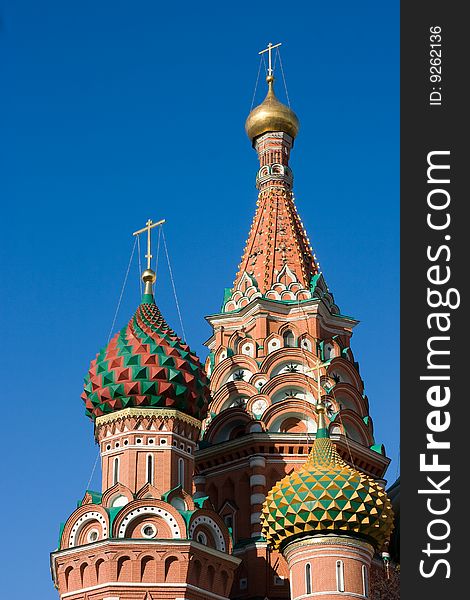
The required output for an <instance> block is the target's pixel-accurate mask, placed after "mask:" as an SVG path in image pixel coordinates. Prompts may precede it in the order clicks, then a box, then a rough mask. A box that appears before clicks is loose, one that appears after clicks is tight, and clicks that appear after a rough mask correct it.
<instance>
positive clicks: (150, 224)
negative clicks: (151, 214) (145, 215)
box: [132, 219, 165, 269]
mask: <svg viewBox="0 0 470 600" xmlns="http://www.w3.org/2000/svg"><path fill="white" fill-rule="evenodd" d="M163 223H165V219H163V220H161V221H157V222H156V223H154V222H153V221H152V220H151V219H149V220H148V221H147V223H145V227H143V228H142V229H139V231H134V233H133V234H132V235H140V234H141V233H144V231H146V232H147V254H146V255H145V258H146V259H147V269H150V261H151V260H152V252H151V248H152V244H151V242H152V239H151V233H150V232H151V230H152V229H153V228H154V227H157V226H158V225H163Z"/></svg>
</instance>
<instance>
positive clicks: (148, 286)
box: [132, 219, 165, 304]
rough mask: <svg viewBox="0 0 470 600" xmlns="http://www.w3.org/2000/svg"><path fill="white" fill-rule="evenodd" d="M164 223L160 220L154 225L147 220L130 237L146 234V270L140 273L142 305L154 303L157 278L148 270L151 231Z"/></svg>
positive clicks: (163, 220) (150, 253) (150, 254)
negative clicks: (154, 287)
mask: <svg viewBox="0 0 470 600" xmlns="http://www.w3.org/2000/svg"><path fill="white" fill-rule="evenodd" d="M164 222H165V219H162V220H161V221H157V222H156V223H154V222H153V221H152V219H149V220H148V221H147V223H146V224H145V227H143V228H142V229H139V231H134V233H133V234H132V235H140V234H141V233H144V231H146V232H147V254H146V255H145V258H146V259H147V268H146V269H145V271H144V272H143V273H142V281H143V282H144V283H145V288H144V295H143V297H142V303H143V304H149V303H150V304H153V303H154V299H153V284H154V283H155V281H156V280H157V276H156V274H155V271H153V270H152V269H151V268H150V265H151V260H152V252H151V250H152V237H151V230H152V229H153V228H154V227H157V226H158V225H163V223H164Z"/></svg>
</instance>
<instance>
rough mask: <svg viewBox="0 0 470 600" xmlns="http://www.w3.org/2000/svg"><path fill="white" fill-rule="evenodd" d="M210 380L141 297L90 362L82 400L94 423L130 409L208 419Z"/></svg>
mask: <svg viewBox="0 0 470 600" xmlns="http://www.w3.org/2000/svg"><path fill="white" fill-rule="evenodd" d="M208 385H209V380H208V378H207V375H206V374H205V371H204V368H203V366H202V364H201V363H200V361H199V359H198V357H197V356H196V355H195V354H193V353H192V352H191V350H190V348H189V346H188V345H187V344H185V343H184V342H182V340H181V339H180V338H179V337H178V336H177V335H176V333H175V332H174V331H173V330H172V329H171V328H170V327H169V326H168V325H167V323H166V322H165V319H164V318H163V316H162V315H161V313H160V311H159V309H158V307H157V306H156V304H155V302H154V300H153V296H145V295H144V301H143V302H142V304H140V306H139V307H138V309H137V311H136V313H135V314H134V316H133V317H132V318H131V320H130V321H129V323H128V324H127V326H126V327H124V328H123V329H121V331H120V332H119V333H117V334H116V335H115V336H114V338H113V339H112V340H111V341H110V342H109V344H108V345H107V346H105V347H104V348H103V349H102V350H101V351H100V352H99V354H97V356H96V359H95V360H93V361H92V363H91V365H90V369H89V371H88V374H87V376H86V378H85V386H84V391H83V393H82V399H83V400H84V402H85V406H86V414H87V415H88V416H89V417H91V418H92V419H95V418H96V417H98V416H101V415H104V414H108V413H111V412H114V411H117V410H120V409H123V408H128V407H143V406H145V407H154V408H173V409H176V410H180V411H181V412H184V413H186V414H188V415H190V416H193V417H196V418H197V419H201V420H202V419H203V418H204V417H205V416H206V412H207V405H208V398H209V387H208Z"/></svg>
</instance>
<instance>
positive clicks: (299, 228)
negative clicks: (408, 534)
mask: <svg viewBox="0 0 470 600" xmlns="http://www.w3.org/2000/svg"><path fill="white" fill-rule="evenodd" d="M268 49H269V52H271V50H272V47H268ZM266 83H267V88H268V89H267V95H266V98H265V99H264V101H263V102H262V103H261V104H260V105H259V106H257V107H256V108H255V109H254V110H253V111H252V112H251V113H250V115H249V116H248V118H247V121H246V126H245V128H246V132H247V135H248V137H249V140H250V142H251V144H252V146H253V148H254V149H255V151H256V153H257V157H258V160H259V169H258V172H257V175H256V186H257V188H258V190H259V194H258V202H257V207H256V212H255V215H254V218H253V222H252V226H251V229H250V231H249V234H248V238H247V242H246V246H245V249H244V251H243V254H242V260H241V263H240V265H239V269H238V272H237V274H236V276H235V280H234V283H233V286H232V287H231V288H230V289H227V290H226V291H225V296H224V301H223V305H222V309H221V311H220V312H219V313H217V314H212V315H210V316H208V317H207V321H208V322H209V324H210V325H211V327H212V335H211V337H210V338H209V340H208V341H207V342H206V345H207V346H208V348H209V351H210V352H209V357H208V359H207V362H206V371H207V373H208V374H209V376H210V380H211V383H210V389H211V403H210V405H209V415H208V418H207V419H206V421H205V423H204V430H203V441H202V443H201V444H200V449H199V450H198V452H197V454H196V469H197V476H196V479H195V483H196V486H197V489H198V493H200V494H207V495H208V496H209V497H210V499H211V501H212V504H213V506H214V507H215V509H216V510H217V511H218V512H219V514H220V515H221V516H222V517H223V518H224V520H225V522H226V523H227V525H228V526H230V527H231V528H232V532H233V538H234V544H235V546H234V553H235V555H236V556H238V557H240V558H242V564H241V565H240V567H239V569H238V572H237V575H236V579H235V582H234V588H233V590H232V596H233V597H234V598H247V599H249V598H258V597H259V598H265V597H269V598H286V599H287V598H288V597H289V585H288V582H289V567H288V564H287V562H286V560H285V558H284V556H283V555H282V554H281V553H280V552H279V548H271V547H270V546H269V545H268V544H267V540H266V537H265V535H263V531H262V523H261V512H262V506H263V503H264V502H265V499H266V494H267V493H268V491H269V490H270V489H271V488H272V487H273V486H274V485H275V484H276V483H277V482H278V481H279V480H281V479H282V478H283V477H284V476H285V475H286V474H288V473H291V472H292V471H293V470H296V469H298V468H301V467H302V466H303V465H304V463H305V460H306V458H307V456H308V455H309V452H310V449H311V445H312V441H313V440H314V439H315V436H316V433H317V431H318V427H319V425H318V414H317V410H316V405H317V404H318V403H319V402H321V403H323V405H324V406H325V415H324V418H325V429H326V430H327V431H328V435H329V436H330V437H331V438H332V440H334V444H335V448H336V450H335V452H337V454H338V456H340V457H341V460H343V461H344V462H345V464H348V465H351V466H353V467H354V468H355V469H358V470H360V471H361V472H363V473H364V474H365V475H366V476H368V477H370V478H372V479H374V480H376V481H377V482H380V483H382V484H383V476H384V473H385V471H386V469H387V466H388V464H389V459H388V458H387V457H386V456H385V451H384V447H383V446H382V445H381V444H377V443H376V442H375V440H374V433H373V423H372V418H371V416H370V414H369V402H368V398H367V396H366V394H365V391H364V383H363V381H362V378H361V376H360V373H359V365H358V363H357V362H356V360H355V358H354V354H353V351H352V349H351V337H352V332H353V328H354V327H355V326H356V325H357V321H356V320H355V319H353V318H352V317H350V316H347V315H345V314H343V313H342V312H341V310H340V309H339V307H338V306H337V304H336V303H335V300H334V297H333V294H332V293H331V291H330V290H329V288H328V285H327V283H326V281H325V279H324V276H323V273H322V272H321V270H320V267H319V264H318V262H317V260H316V257H315V254H314V252H313V250H312V247H311V244H310V241H309V238H308V236H307V233H306V231H305V229H304V227H303V224H302V221H301V219H300V217H299V214H298V212H297V208H296V204H295V201H294V193H293V172H292V169H291V167H290V157H291V151H292V150H293V147H294V142H295V139H296V136H297V134H298V131H299V121H298V118H297V116H296V115H295V113H294V112H293V111H292V110H291V109H290V108H289V107H288V106H286V105H285V104H283V103H281V102H280V101H279V100H278V98H277V97H276V94H275V87H274V86H275V81H274V77H273V72H272V69H270V70H268V76H267V78H266ZM261 573H262V576H261Z"/></svg>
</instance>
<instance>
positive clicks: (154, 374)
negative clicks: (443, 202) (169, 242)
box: [51, 44, 399, 600]
mask: <svg viewBox="0 0 470 600" xmlns="http://www.w3.org/2000/svg"><path fill="white" fill-rule="evenodd" d="M275 47H276V46H273V45H272V44H270V45H269V46H268V48H267V49H266V51H267V52H268V60H269V69H268V76H267V78H266V82H267V86H268V91H267V95H266V98H265V99H264V101H263V102H262V103H261V104H260V105H259V106H257V107H256V108H255V109H254V110H252V111H251V113H250V114H249V116H248V119H247V121H246V132H247V134H248V137H249V139H250V141H251V143H252V145H253V148H254V149H255V150H256V153H257V155H258V159H259V163H260V167H259V170H258V173H257V176H256V186H257V188H258V190H259V197H258V203H257V209H256V213H255V216H254V219H253V223H252V226H251V229H250V232H249V235H248V239H247V242H246V246H245V249H244V251H243V256H242V261H241V263H240V266H239V270H238V273H237V274H236V277H235V281H234V284H233V286H232V287H231V288H230V289H227V290H226V291H225V295H224V301H223V305H222V308H221V311H220V312H219V313H217V314H213V315H210V316H209V317H207V321H208V323H209V324H210V326H211V327H212V335H211V337H210V338H209V340H208V341H207V342H206V345H207V347H208V349H209V355H208V358H207V360H206V363H205V366H203V365H202V364H201V362H200V361H199V359H198V357H197V356H196V355H195V354H194V353H193V352H192V351H191V349H190V348H189V346H188V345H187V344H186V343H185V342H184V341H182V340H181V338H179V337H178V335H177V334H176V333H175V332H174V331H173V330H172V329H171V328H170V327H169V326H168V324H167V323H166V321H165V319H164V317H163V316H162V314H161V313H160V311H159V309H158V307H157V305H156V303H155V298H154V293H153V286H154V283H155V273H154V272H153V271H152V270H151V269H150V258H149V256H151V251H150V235H151V228H152V227H153V226H155V225H158V224H159V223H157V224H152V222H151V221H149V222H148V223H147V226H146V228H144V229H143V230H140V231H139V232H136V233H138V234H140V233H143V232H144V231H146V232H147V235H148V241H149V245H148V252H147V255H148V256H147V258H148V260H149V264H148V268H147V269H146V270H145V271H144V273H143V276H142V278H143V281H144V283H145V290H144V293H143V296H142V301H141V304H140V305H139V306H138V307H137V310H136V312H135V314H134V315H133V316H132V317H131V319H130V321H129V323H128V324H127V325H126V326H125V327H123V328H122V329H121V330H120V331H119V332H118V333H117V334H116V335H115V337H114V338H113V339H112V340H111V341H110V342H109V343H108V345H107V346H106V347H104V348H103V349H102V350H101V351H100V352H99V353H98V354H97V356H96V359H95V360H93V361H92V363H91V365H90V368H89V371H88V373H87V376H86V378H85V386H84V391H83V394H82V398H83V400H84V402H85V410H86V413H87V415H88V416H89V417H90V418H91V419H92V420H93V422H94V427H95V439H96V442H97V443H98V444H99V447H100V453H101V467H102V489H101V491H100V492H96V491H91V490H86V492H85V494H84V497H83V499H82V500H81V501H80V502H79V506H78V508H77V509H76V510H75V511H74V512H73V513H72V514H71V515H70V517H69V518H68V519H67V521H66V523H65V524H64V525H63V526H62V528H61V532H60V542H59V547H58V549H57V550H56V551H54V552H53V553H52V555H51V570H52V576H53V580H54V584H55V586H56V588H57V590H58V592H59V595H60V597H61V599H70V600H85V599H86V600H163V599H165V600H167V599H171V600H177V599H178V600H182V599H185V600H205V599H219V600H223V599H235V598H240V599H244V600H245V599H246V600H249V599H251V600H255V599H260V600H265V599H267V598H269V599H279V600H288V599H289V598H290V599H291V600H297V599H300V598H307V597H311V596H312V597H313V596H322V598H323V599H324V600H327V599H337V598H343V599H348V600H349V599H352V598H379V597H380V598H382V599H384V598H391V599H393V598H398V587H397V572H398V567H397V563H398V562H399V552H398V536H397V531H396V530H395V532H393V533H392V531H393V529H394V510H393V508H392V501H391V499H390V498H389V496H388V495H387V493H386V492H385V490H384V485H385V480H384V475H385V471H386V469H387V466H388V464H389V459H388V458H387V457H386V455H385V449H384V447H383V445H381V444H379V443H376V441H375V440H374V435H373V423H372V418H371V417H370V415H369V401H368V398H367V396H366V395H365V393H364V384H363V381H362V379H361V376H360V374H359V366H358V363H357V362H356V361H355V358H354V355H353V352H352V349H351V345H350V342H351V337H352V332H353V328H354V327H355V326H356V325H357V321H356V320H354V319H353V318H351V317H348V316H346V315H344V314H343V313H342V312H341V311H340V309H339V308H338V306H337V304H336V303H335V300H334V298H333V295H332V293H331V292H330V290H329V288H328V286H327V284H326V281H325V279H324V277H323V274H322V272H321V271H320V268H319V265H318V262H317V261H316V258H315V255H314V254H313V251H312V248H311V246H310V242H309V239H308V237H307V234H306V232H305V230H304V227H303V225H302V222H301V220H300V217H299V215H298V213H297V209H296V206H295V203H294V196H293V191H292V188H293V173H292V170H291V168H290V166H289V159H290V153H291V150H292V148H293V145H294V141H295V138H296V136H297V134H298V131H299V121H298V118H297V116H296V115H295V113H294V112H293V111H292V110H291V109H290V108H289V107H288V106H286V105H285V104H283V103H281V102H280V101H279V100H278V98H277V97H276V95H275V92H274V75H273V69H272V50H273V49H274V48H275ZM390 496H391V498H392V500H393V504H394V508H395V513H398V510H397V508H398V499H399V483H398V482H397V483H396V484H395V485H394V486H393V488H392V490H391V494H390ZM396 516H397V514H396ZM396 516H395V519H396Z"/></svg>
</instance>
